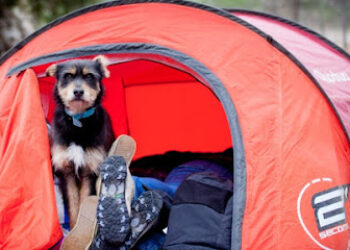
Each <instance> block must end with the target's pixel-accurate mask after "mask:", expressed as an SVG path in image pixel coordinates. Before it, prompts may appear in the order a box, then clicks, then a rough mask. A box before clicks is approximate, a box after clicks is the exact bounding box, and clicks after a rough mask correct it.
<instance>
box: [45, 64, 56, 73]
mask: <svg viewBox="0 0 350 250" xmlns="http://www.w3.org/2000/svg"><path fill="white" fill-rule="evenodd" d="M56 71H57V64H56V63H54V64H51V65H50V67H48V68H47V69H46V76H55V74H56Z"/></svg>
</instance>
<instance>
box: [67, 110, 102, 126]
mask: <svg viewBox="0 0 350 250" xmlns="http://www.w3.org/2000/svg"><path fill="white" fill-rule="evenodd" d="M95 109H96V108H95V107H93V108H90V109H88V110H86V111H85V112H83V113H78V114H72V113H71V112H70V111H69V110H68V109H65V112H66V114H67V115H69V116H70V117H72V119H73V125H74V126H76V127H79V128H81V127H83V124H82V123H81V121H80V119H83V118H87V117H90V116H92V115H93V114H94V113H95Z"/></svg>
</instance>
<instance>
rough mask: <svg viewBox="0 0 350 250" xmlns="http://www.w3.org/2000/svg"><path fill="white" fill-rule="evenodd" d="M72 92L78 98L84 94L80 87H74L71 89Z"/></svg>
mask: <svg viewBox="0 0 350 250" xmlns="http://www.w3.org/2000/svg"><path fill="white" fill-rule="evenodd" d="M73 94H74V96H75V97H77V98H80V97H82V96H83V95H84V90H82V89H75V90H74V91H73Z"/></svg>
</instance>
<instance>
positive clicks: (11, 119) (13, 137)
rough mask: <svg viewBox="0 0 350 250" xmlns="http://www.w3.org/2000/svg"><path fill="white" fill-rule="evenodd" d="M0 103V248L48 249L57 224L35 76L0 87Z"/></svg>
mask: <svg viewBox="0 0 350 250" xmlns="http://www.w3.org/2000/svg"><path fill="white" fill-rule="evenodd" d="M1 97H2V98H1V102H0V121H1V122H0V124H1V127H0V138H1V141H0V166H1V172H0V195H1V200H0V214H1V220H0V221H1V222H0V232H1V237H0V248H1V249H27V248H28V246H35V247H36V249H47V248H49V247H51V246H52V245H53V244H54V243H55V242H57V241H58V240H59V239H60V237H61V236H62V233H61V231H60V230H59V225H58V224H57V220H58V218H57V211H56V205H55V197H54V189H53V179H52V170H51V162H50V150H49V141H48V136H47V130H46V125H45V117H44V113H43V110H42V107H41V101H40V93H39V84H38V82H37V78H36V75H35V74H34V72H33V71H32V70H30V69H29V70H28V71H26V72H25V73H23V74H21V75H20V76H19V77H13V78H10V79H8V80H7V81H6V82H4V83H3V85H2V88H1Z"/></svg>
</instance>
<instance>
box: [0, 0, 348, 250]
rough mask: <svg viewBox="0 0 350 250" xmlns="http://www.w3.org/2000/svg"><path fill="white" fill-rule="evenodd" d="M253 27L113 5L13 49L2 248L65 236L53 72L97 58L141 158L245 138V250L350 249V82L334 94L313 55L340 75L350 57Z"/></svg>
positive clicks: (208, 12) (7, 64)
mask: <svg viewBox="0 0 350 250" xmlns="http://www.w3.org/2000/svg"><path fill="white" fill-rule="evenodd" d="M242 17H243V14H242ZM245 17H246V19H247V21H249V22H250V21H251V20H255V19H259V18H255V17H252V16H249V17H248V16H244V18H245ZM249 18H250V19H249ZM248 19H249V20H248ZM259 20H260V19H259ZM266 22H268V21H266ZM271 22H272V21H271ZM259 24H260V22H256V25H257V26H258V25H259ZM253 25H255V24H254V21H251V22H250V23H248V22H245V21H244V20H242V19H240V18H238V17H236V16H234V15H232V14H230V13H229V12H226V11H222V10H219V9H214V8H211V7H209V6H204V5H200V4H195V3H190V2H185V1H181V0H171V1H170V0H169V1H167V0H152V1H149V0H148V1H146V0H145V1H139V0H130V1H125V2H121V1H115V2H114V1H111V2H107V3H103V4H99V5H95V6H91V7H88V8H86V9H82V10H79V11H77V12H74V13H72V14H69V15H67V16H65V17H62V18H60V19H58V20H56V21H54V22H52V23H51V24H49V25H48V26H45V27H44V28H42V29H41V30H39V31H37V32H36V33H34V34H33V35H32V36H30V37H28V38H27V39H25V40H24V41H23V42H21V43H19V44H18V45H17V46H15V47H14V48H13V49H11V50H9V51H8V52H7V53H6V54H5V55H4V56H3V57H2V58H1V59H0V64H1V65H0V84H1V88H0V190H1V194H2V195H3V196H2V197H3V198H2V199H1V202H0V214H1V223H0V248H5V249H22V248H30V249H44V248H47V247H49V246H52V245H53V244H55V243H56V242H57V241H58V240H59V239H60V237H61V230H60V227H59V224H58V221H57V215H56V214H57V212H56V208H55V204H54V200H55V198H54V192H53V183H52V172H51V163H50V155H49V144H48V140H47V134H46V125H45V118H46V119H47V120H49V121H50V119H51V118H52V111H53V110H54V104H53V101H52V97H51V91H52V87H53V79H50V78H48V77H45V76H44V71H45V69H46V67H47V66H48V65H50V64H51V63H54V62H59V61H62V60H69V59H72V58H83V57H84V58H85V57H93V56H95V55H98V54H105V55H106V56H107V57H108V58H109V59H110V61H111V62H112V64H111V66H110V67H109V68H110V71H111V78H108V79H106V81H104V85H105V88H106V96H105V99H104V105H105V107H106V109H107V111H108V112H109V114H110V115H111V118H112V123H113V128H114V130H115V132H116V134H122V133H127V134H130V135H131V136H133V137H134V138H135V140H136V142H137V144H138V150H137V154H136V157H137V158H139V157H142V156H146V155H151V154H156V153H163V152H165V151H168V150H186V151H188V150H189V151H202V152H208V151H212V152H215V151H221V150H223V149H226V148H227V147H230V146H232V145H233V144H234V166H233V171H234V196H233V215H232V217H233V221H232V248H233V249H275V248H285V249H306V248H307V249H314V248H319V247H322V248H325V249H334V248H335V249H342V248H346V247H347V246H348V239H349V230H348V227H349V226H348V222H349V221H348V215H349V204H348V200H347V197H348V187H349V177H350V169H349V166H350V154H349V152H350V148H349V137H348V133H347V131H346V129H345V128H347V122H348V120H347V119H348V118H346V117H344V116H346V114H347V113H346V112H343V113H342V111H341V110H340V109H341V108H340V107H343V110H346V109H347V108H348V105H349V99H350V95H349V92H348V90H347V89H344V88H345V86H346V85H345V84H348V83H349V81H345V80H347V79H346V78H344V82H343V81H342V82H339V84H338V82H337V83H335V84H334V85H332V90H328V88H327V86H328V85H327V81H326V83H321V81H320V80H319V79H318V78H317V73H315V71H312V70H313V68H312V66H311V64H310V65H309V64H308V63H307V60H306V59H307V56H310V57H313V59H314V60H319V58H318V57H317V56H318V55H322V58H323V57H326V58H328V59H327V60H326V59H325V60H324V65H323V64H322V65H323V66H324V67H325V65H326V64H330V65H329V67H330V69H331V70H334V73H336V72H338V69H337V70H336V69H333V67H335V65H337V64H338V62H340V61H341V64H340V63H339V65H341V67H342V68H341V69H339V70H340V71H339V72H343V71H342V70H343V67H347V68H346V70H348V66H349V65H350V60H349V55H347V54H346V53H345V52H343V51H341V50H340V49H339V48H338V49H337V50H332V49H324V50H321V49H320V48H319V47H320V46H321V47H322V46H325V45H324V44H322V45H319V46H311V48H310V49H312V48H314V49H315V50H316V51H315V53H307V51H306V52H305V50H303V49H299V50H298V49H297V48H296V49H295V50H294V49H293V48H292V46H291V47H288V46H287V43H286V44H284V43H283V39H282V38H281V37H279V36H278V35H276V34H274V33H273V31H272V30H271V29H269V28H266V29H264V31H265V32H263V31H262V30H260V29H258V28H257V27H255V26H253ZM263 26H264V27H265V26H266V27H267V24H265V23H264V24H263V25H262V26H261V27H263ZM273 30H274V29H273ZM278 30H279V29H278ZM290 30H291V29H290ZM280 31H282V28H280ZM284 31H285V30H284ZM270 32H271V33H270ZM267 33H268V34H271V35H268V34H267ZM277 33H278V32H277ZM288 35H290V33H288ZM299 35H300V36H302V35H303V34H299ZM304 35H305V34H304ZM272 37H273V38H272ZM280 38H281V43H279V42H278V41H279V39H280ZM315 39H316V38H315ZM315 39H310V37H308V39H306V38H305V40H303V39H300V40H298V41H297V42H298V43H300V44H303V47H305V46H306V44H310V45H311V44H312V45H314V44H313V43H311V42H310V40H311V41H314V40H315ZM288 44H289V43H288ZM290 44H292V43H290ZM303 52H305V55H304V54H303ZM316 52H317V53H316ZM302 55H304V56H305V57H303V56H302ZM338 57H341V60H340V59H339V58H338ZM304 59H305V60H304ZM338 59H339V60H338ZM310 61H312V60H310ZM320 61H321V60H320ZM322 61H323V60H322ZM323 66H322V67H323ZM322 70H323V68H322V69H320V70H319V72H323V71H322ZM332 72H333V71H332ZM344 72H348V71H344ZM327 74H328V73H327ZM326 85H327V86H326ZM333 88H334V90H333ZM335 89H336V90H335ZM332 91H334V92H332ZM332 93H341V95H342V96H341V98H336V97H338V95H337V94H335V95H332ZM43 212H44V216H43V215H42V213H43ZM24 239H25V240H26V242H24ZM24 244H26V245H25V247H24Z"/></svg>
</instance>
